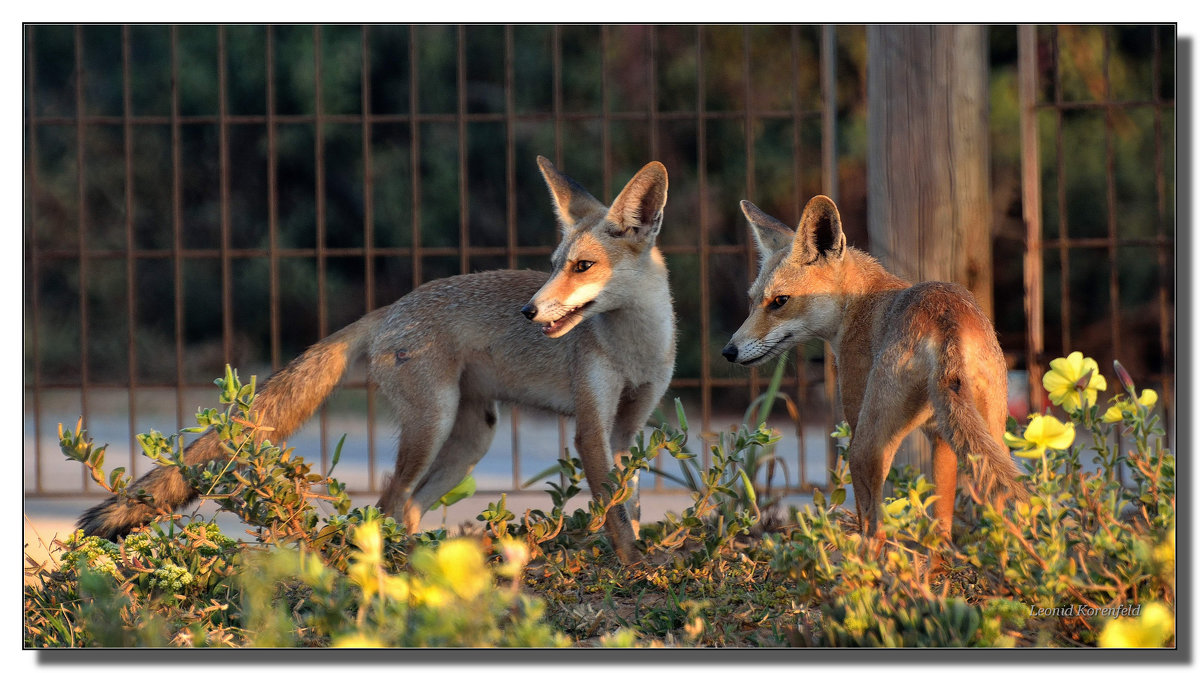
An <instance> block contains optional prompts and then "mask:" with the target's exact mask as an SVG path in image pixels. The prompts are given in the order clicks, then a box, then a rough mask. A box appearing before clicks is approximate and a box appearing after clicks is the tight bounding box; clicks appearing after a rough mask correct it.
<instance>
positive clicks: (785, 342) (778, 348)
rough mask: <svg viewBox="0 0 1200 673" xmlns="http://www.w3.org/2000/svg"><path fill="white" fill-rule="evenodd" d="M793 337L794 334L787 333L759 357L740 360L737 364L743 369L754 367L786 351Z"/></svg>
mask: <svg viewBox="0 0 1200 673" xmlns="http://www.w3.org/2000/svg"><path fill="white" fill-rule="evenodd" d="M794 336H795V334H794V333H792V332H788V333H787V334H785V335H783V336H782V337H780V338H779V339H776V340H775V343H773V344H771V345H769V346H767V350H766V351H765V352H764V353H762V354H761V355H756V356H754V357H752V358H750V359H749V360H742V361H741V362H738V364H739V365H742V366H743V367H756V366H758V365H760V364H762V363H764V362H766V361H767V360H770V359H771V358H773V357H775V356H776V355H779V354H780V353H781V352H783V351H785V350H787V349H788V348H789V347H790V344H791V341H792V338H793V337H794Z"/></svg>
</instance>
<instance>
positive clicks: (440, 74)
mask: <svg viewBox="0 0 1200 673" xmlns="http://www.w3.org/2000/svg"><path fill="white" fill-rule="evenodd" d="M24 38H25V43H24V52H25V53H24V56H25V63H26V65H25V90H24V97H25V101H24V103H25V107H24V126H25V141H26V143H25V175H24V181H25V257H24V259H25V267H26V268H25V297H26V301H25V306H26V312H25V334H26V342H25V343H26V348H25V367H26V369H25V386H24V391H25V409H26V411H25V419H26V420H25V492H26V494H28V495H39V496H55V495H80V494H88V493H92V494H99V489H98V488H96V487H95V486H93V485H90V484H89V479H88V478H87V477H86V475H82V474H81V473H79V472H78V471H74V470H75V468H72V469H71V471H67V470H65V469H64V468H61V465H62V457H61V455H60V454H59V453H58V451H57V445H56V439H55V434H54V433H55V430H54V428H55V425H56V424H57V423H59V422H62V423H64V424H69V423H73V422H74V420H75V419H76V418H77V417H81V418H82V422H83V425H84V426H85V427H87V428H89V429H90V430H91V431H92V434H93V436H95V437H97V439H98V440H99V441H100V442H101V443H103V442H108V443H111V444H112V446H113V448H112V449H110V452H109V453H110V456H109V459H108V461H107V462H108V464H107V467H109V468H111V467H114V466H115V465H117V464H122V463H124V464H127V465H129V466H130V467H131V469H130V471H131V473H133V474H134V475H136V474H140V473H142V472H144V471H145V470H146V469H148V467H149V463H148V462H147V461H146V459H145V458H143V457H141V456H140V455H139V453H140V452H139V451H138V450H137V442H136V441H135V439H134V437H135V435H136V434H137V433H139V432H142V431H145V430H148V429H149V428H150V427H155V428H157V429H159V430H161V431H163V432H171V431H173V429H175V428H182V427H186V426H188V425H189V424H190V422H189V421H190V415H191V414H192V413H193V411H194V410H195V409H196V408H198V407H201V406H213V405H214V404H215V397H214V391H213V387H212V383H211V382H212V380H213V378H214V377H216V376H219V375H220V374H221V372H222V370H223V368H224V364H225V363H230V364H232V365H234V366H235V367H237V368H238V369H239V370H240V373H241V374H242V376H243V378H244V379H248V378H249V375H250V374H257V375H258V376H259V378H260V380H261V379H263V378H265V376H266V375H267V374H268V373H269V372H270V371H272V370H274V369H276V368H278V367H280V366H281V365H283V364H284V363H286V362H287V361H288V360H289V359H290V358H292V357H294V356H295V355H297V354H298V353H299V352H300V351H301V350H302V349H303V348H304V347H306V346H307V345H309V344H310V343H313V342H315V341H316V340H318V339H319V338H321V337H322V336H324V335H326V334H328V333H330V332H331V331H333V330H336V329H337V328H339V327H340V326H342V325H344V324H346V323H348V322H350V321H352V320H354V319H356V318H357V317H358V316H359V315H361V314H362V313H364V312H365V311H368V310H370V309H372V308H375V307H378V306H381V305H384V304H386V303H390V302H392V301H395V300H396V299H397V298H399V297H400V296H403V295H404V294H405V293H406V292H408V291H409V290H411V289H412V288H413V287H415V286H417V285H419V284H421V283H423V282H425V281H428V280H431V279H433V278H436V277H440V276H445V275H451V274H455V273H469V272H472V271H478V270H483V269H491V268H509V267H512V268H525V267H528V268H540V269H545V268H547V267H548V262H547V259H548V256H549V253H550V252H551V251H552V249H553V247H554V244H555V238H556V226H555V225H554V223H553V217H552V211H551V208H550V204H549V201H548V198H547V195H546V191H545V188H544V186H543V185H542V184H541V181H540V177H539V176H538V174H537V172H536V166H535V162H534V157H535V156H536V155H537V154H545V155H547V156H549V157H550V158H551V159H553V160H554V161H555V162H556V163H557V164H558V165H559V166H560V167H561V168H563V170H565V171H566V172H568V173H569V174H571V175H572V176H573V177H575V178H576V179H577V180H578V181H579V182H580V183H581V184H583V185H585V186H586V187H588V188H589V190H591V191H592V192H593V193H594V194H596V196H597V197H599V198H601V199H602V200H608V199H611V198H612V197H613V196H614V195H615V191H614V190H616V189H619V187H620V185H621V184H623V183H624V181H625V180H626V179H627V178H628V177H629V176H630V175H632V173H633V172H634V171H635V170H636V169H637V168H638V167H640V166H641V165H642V164H643V163H645V162H646V161H649V160H651V159H658V160H661V161H663V162H664V163H665V164H666V165H667V166H668V170H669V171H670V179H671V192H670V201H669V203H668V206H667V218H666V224H665V226H664V231H663V235H662V237H661V239H660V246H661V248H662V249H663V251H664V253H665V254H666V256H667V259H668V264H669V266H670V268H671V271H672V279H673V288H674V294H675V301H676V306H675V308H676V311H677V313H678V318H679V325H680V334H679V342H680V357H679V362H678V366H677V368H676V374H677V378H676V379H675V380H674V382H673V384H672V387H671V390H670V392H669V394H668V398H667V404H664V410H666V411H667V415H666V418H667V419H669V420H673V412H671V411H670V410H671V409H672V406H671V405H670V397H671V396H678V397H680V398H681V399H683V401H684V403H685V406H686V408H687V409H688V411H689V414H690V415H692V416H693V417H692V427H699V428H701V431H702V433H701V434H703V435H705V436H707V435H708V434H710V433H712V432H716V431H720V430H722V429H724V428H725V426H726V425H727V424H728V423H729V422H732V421H736V420H740V414H741V411H742V410H744V409H745V408H746V406H747V405H748V404H749V403H750V401H751V400H753V399H754V398H755V397H756V396H757V395H758V394H759V393H760V392H761V391H762V390H763V388H764V387H765V380H764V377H763V376H761V375H760V374H759V373H751V374H749V375H747V374H746V373H745V372H744V371H742V370H736V369H734V368H733V367H732V366H729V365H727V364H726V363H724V362H723V361H722V360H721V359H720V356H719V351H720V346H721V344H722V343H723V340H724V339H725V338H726V337H727V335H728V334H730V333H731V332H732V331H733V329H734V328H736V326H737V325H738V324H739V323H740V322H741V319H742V318H743V317H744V311H745V300H744V292H745V288H746V286H747V283H748V280H749V279H750V278H751V277H752V275H753V273H754V271H755V264H756V257H755V253H754V251H753V250H752V246H751V245H750V243H749V239H748V236H747V232H746V228H745V225H744V222H743V221H742V220H741V217H740V215H739V214H738V211H737V202H738V200H739V199H742V198H752V199H755V200H756V201H757V202H759V203H760V204H761V205H763V206H764V207H766V208H769V209H771V210H772V211H773V212H776V213H779V214H780V215H781V216H784V217H789V218H791V219H792V221H793V222H794V221H797V220H798V218H799V212H800V208H801V206H802V204H803V198H804V197H805V196H806V195H811V194H813V193H816V192H819V191H820V192H826V193H836V190H837V184H836V177H835V173H834V170H833V167H834V166H835V163H834V159H835V147H834V142H833V141H834V133H835V115H836V100H835V98H836V96H834V94H833V91H834V89H833V77H834V70H833V67H834V59H833V56H832V55H833V53H834V49H835V44H834V33H833V29H832V28H827V27H826V28H823V27H819V26H758V27H746V26H716V27H708V26H659V27H648V26H563V27H559V26H367V27H361V26H197V25H190V26H64V25H53V26H41V25H27V26H26V27H25V32H24ZM797 362H798V363H799V365H798V366H796V365H793V366H791V367H790V368H789V373H788V376H787V377H786V379H785V381H784V390H785V391H788V393H789V395H790V396H791V397H792V399H793V400H794V403H795V404H796V405H799V406H798V407H797V409H799V410H800V412H801V414H806V417H807V418H808V419H809V423H810V424H812V423H814V422H815V423H817V424H818V426H819V427H818V433H817V434H816V435H814V436H815V437H817V438H818V440H816V442H817V443H818V445H819V451H818V452H817V453H816V454H814V455H815V456H816V458H815V460H817V461H818V463H816V464H817V465H818V467H820V465H821V464H823V462H824V460H825V448H826V447H825V445H824V442H823V441H821V440H820V439H819V438H821V437H824V436H826V435H827V430H824V429H823V428H824V427H825V426H827V425H828V424H829V422H830V420H831V413H830V411H829V403H828V400H827V399H826V397H825V390H826V383H825V378H824V372H825V366H824V364H823V353H822V352H821V351H820V350H819V349H818V350H813V349H811V348H810V349H809V350H808V351H802V352H801V353H800V354H799V357H798V358H797ZM769 374H770V373H769V372H767V376H769ZM381 406H382V405H379V404H378V403H377V399H376V395H375V393H374V391H373V390H372V389H371V387H370V385H369V384H368V383H367V381H366V380H365V376H364V374H363V371H362V369H361V368H360V369H359V370H357V371H356V372H353V373H352V374H351V375H350V376H349V377H348V380H347V383H346V384H345V385H344V390H343V391H342V392H341V393H339V394H338V395H336V396H335V398H334V399H333V400H332V401H331V402H330V403H329V404H328V405H327V406H326V407H325V408H323V409H322V411H321V412H320V414H319V419H318V420H316V421H314V422H312V423H310V424H309V425H310V427H311V428H313V430H311V432H312V433H313V434H312V437H309V438H308V439H305V438H303V437H297V438H294V439H293V441H292V442H291V443H292V444H294V445H297V446H300V447H302V448H301V449H300V450H301V453H305V452H306V451H307V452H313V453H315V451H314V448H315V447H312V446H311V445H308V444H306V442H307V441H315V442H318V443H319V446H320V457H319V464H320V465H321V466H322V467H328V465H329V460H330V455H329V452H330V447H331V446H332V445H333V444H335V443H336V441H337V439H338V437H339V436H340V435H341V434H343V433H346V434H348V435H349V436H350V437H351V438H352V439H353V440H354V442H358V441H359V440H362V441H361V452H362V453H364V454H365V455H362V456H359V457H358V458H359V460H360V462H361V463H363V465H364V466H365V474H364V475H363V476H362V478H361V479H358V480H357V481H356V480H355V479H348V480H347V481H349V484H350V488H351V490H352V491H353V492H354V493H355V494H356V495H360V494H367V493H371V492H374V491H376V490H377V489H378V488H379V487H380V486H381V482H382V479H383V477H384V474H383V472H384V471H385V470H386V469H388V466H390V463H391V460H392V452H393V451H394V428H391V427H390V424H389V419H388V415H387V413H386V411H385V410H383V409H381ZM781 409H782V405H781ZM781 414H782V410H781V411H780V412H779V413H778V414H777V416H779V419H780V424H779V425H782V424H786V423H793V421H792V420H789V419H788V417H787V416H786V415H781ZM509 418H510V421H509V423H510V425H511V432H510V433H509V437H508V440H509V443H510V444H511V456H501V457H500V458H499V460H503V461H507V460H511V462H512V466H511V470H510V471H509V472H510V474H511V477H510V478H509V477H505V479H503V480H500V481H498V482H493V483H492V484H491V487H490V488H489V487H488V486H487V484H481V485H482V486H484V488H482V489H481V490H484V491H487V490H510V489H514V488H520V487H521V484H522V483H524V482H525V480H527V479H528V478H529V477H530V476H531V475H532V474H535V473H537V472H538V471H540V470H541V469H542V468H544V467H547V466H548V465H552V464H553V459H554V458H556V457H558V456H560V455H564V452H565V451H566V448H565V447H566V445H567V438H568V433H567V432H566V426H565V423H564V421H562V420H561V419H558V420H557V421H555V420H554V419H550V420H549V421H547V419H535V420H538V422H539V423H540V425H539V426H538V427H540V428H542V429H545V427H546V424H547V422H549V424H550V427H551V428H556V430H557V432H550V434H549V435H545V436H543V435H536V433H534V432H533V431H530V430H528V429H527V428H528V427H529V426H528V423H529V419H527V418H526V417H524V416H523V415H522V414H521V413H520V412H518V411H515V410H514V411H512V412H511V414H510V416H509ZM364 419H365V423H364ZM697 419H698V421H699V422H697ZM793 425H794V426H795V435H796V437H795V443H796V445H797V446H796V452H797V454H796V456H795V457H794V458H790V457H789V458H788V461H790V464H791V465H792V470H793V472H792V473H791V474H790V475H789V484H788V485H789V486H790V487H791V488H792V489H793V490H795V489H798V488H801V487H805V486H809V485H810V483H811V482H812V481H813V480H816V481H817V482H818V483H819V482H820V480H821V479H822V474H821V473H822V470H821V469H813V468H809V467H808V466H807V463H808V462H810V460H809V459H811V458H812V456H808V455H807V453H806V452H808V453H811V452H812V449H813V447H811V446H806V444H812V443H813V442H814V440H813V439H811V438H809V439H806V437H805V434H804V429H805V428H804V427H803V426H804V424H802V423H799V422H795V423H793ZM503 435H504V433H501V437H503ZM535 435H536V437H535ZM354 442H351V441H349V440H348V442H347V446H350V445H351V444H352V443H354ZM531 444H537V445H538V446H537V448H538V450H539V451H540V453H537V454H536V456H532V457H531V456H530V455H529V454H530V452H531V451H532V448H531V446H530V445H531ZM354 445H355V446H358V444H357V443H355V444H354ZM547 446H548V447H549V449H548V450H547ZM354 450H355V451H358V450H360V449H354ZM497 452H498V449H494V450H493V451H492V454H496V453H497ZM347 453H348V454H349V453H352V451H351V450H349V449H348V451H347ZM309 455H310V457H312V458H314V459H316V458H317V457H316V456H314V455H311V454H309ZM347 460H348V458H347V457H343V462H345V461H347ZM339 469H343V468H341V466H340V465H339ZM345 469H348V468H345ZM343 479H346V476H345V475H343ZM506 482H507V483H506ZM647 486H650V485H647ZM652 487H653V488H656V489H667V488H669V487H670V484H669V483H665V482H664V480H663V479H662V478H661V476H660V477H657V478H656V479H655V480H654V483H653V485H652ZM535 488H536V487H535Z"/></svg>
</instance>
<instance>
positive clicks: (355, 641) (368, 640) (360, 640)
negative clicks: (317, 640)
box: [333, 631, 386, 648]
mask: <svg viewBox="0 0 1200 673" xmlns="http://www.w3.org/2000/svg"><path fill="white" fill-rule="evenodd" d="M333 646H334V647H360V648H361V647H386V646H385V645H384V644H383V642H382V641H380V640H379V639H378V638H374V637H372V636H368V635H365V634H362V633H359V632H358V631H355V632H354V633H350V634H347V635H344V636H340V637H338V638H335V639H334V641H333Z"/></svg>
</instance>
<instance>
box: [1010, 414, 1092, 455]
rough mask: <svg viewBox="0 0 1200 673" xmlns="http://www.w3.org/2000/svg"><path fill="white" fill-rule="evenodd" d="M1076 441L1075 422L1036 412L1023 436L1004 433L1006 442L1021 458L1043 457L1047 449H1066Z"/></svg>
mask: <svg viewBox="0 0 1200 673" xmlns="http://www.w3.org/2000/svg"><path fill="white" fill-rule="evenodd" d="M1074 441H1075V424H1074V423H1063V422H1062V421H1059V420H1058V419H1057V418H1055V417H1053V416H1043V415H1041V414H1034V415H1032V416H1031V417H1030V420H1029V426H1028V427H1026V428H1025V433H1024V436H1023V437H1016V436H1014V435H1013V434H1012V433H1011V432H1006V433H1004V443H1005V444H1008V445H1009V446H1010V447H1012V448H1014V449H1020V450H1019V451H1013V455H1015V456H1020V457H1021V458H1041V457H1042V454H1044V453H1046V449H1065V448H1067V447H1069V446H1071V443H1072V442H1074Z"/></svg>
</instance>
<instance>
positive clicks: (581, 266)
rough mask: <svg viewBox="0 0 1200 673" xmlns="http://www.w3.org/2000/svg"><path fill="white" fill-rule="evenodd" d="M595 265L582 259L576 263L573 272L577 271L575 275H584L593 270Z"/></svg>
mask: <svg viewBox="0 0 1200 673" xmlns="http://www.w3.org/2000/svg"><path fill="white" fill-rule="evenodd" d="M593 264H595V262H589V261H587V260H586V259H581V260H579V261H578V262H575V266H574V267H573V270H574V271H575V273H583V272H584V271H587V270H588V269H590V268H592V265H593Z"/></svg>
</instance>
